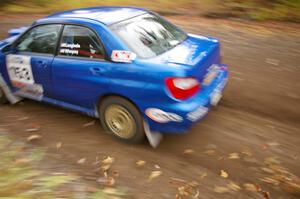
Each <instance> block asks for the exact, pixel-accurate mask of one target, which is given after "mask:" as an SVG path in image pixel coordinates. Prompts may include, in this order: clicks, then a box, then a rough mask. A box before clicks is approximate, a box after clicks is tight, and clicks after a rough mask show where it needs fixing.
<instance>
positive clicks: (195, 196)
mask: <svg viewBox="0 0 300 199" xmlns="http://www.w3.org/2000/svg"><path fill="white" fill-rule="evenodd" d="M199 196H200V191H199V190H197V191H196V194H195V195H194V196H193V198H195V199H197V198H199Z"/></svg>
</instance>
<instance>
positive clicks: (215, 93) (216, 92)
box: [145, 65, 229, 133]
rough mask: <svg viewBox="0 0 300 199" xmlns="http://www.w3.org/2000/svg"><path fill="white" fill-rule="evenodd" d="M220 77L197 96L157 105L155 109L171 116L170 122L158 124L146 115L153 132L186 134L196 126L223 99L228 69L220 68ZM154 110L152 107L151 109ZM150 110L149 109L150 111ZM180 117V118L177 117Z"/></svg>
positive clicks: (225, 67)
mask: <svg viewBox="0 0 300 199" xmlns="http://www.w3.org/2000/svg"><path fill="white" fill-rule="evenodd" d="M220 68H221V69H220V71H219V74H218V76H217V77H216V78H215V79H214V80H213V81H212V82H211V83H210V85H209V86H204V87H203V88H202V90H201V92H199V93H198V94H197V95H196V96H193V97H192V98H190V99H188V100H185V101H178V102H176V103H172V104H162V103H160V104H157V105H156V106H153V108H155V109H158V110H161V111H163V112H164V113H166V117H168V116H169V115H170V120H168V121H163V122H157V121H155V120H153V118H150V117H149V114H145V118H146V120H147V122H148V124H149V127H150V129H151V131H158V132H161V133H184V132H186V131H188V130H189V129H190V128H191V127H192V126H193V125H194V124H196V123H198V122H199V121H200V120H202V119H203V118H204V117H205V116H206V115H207V113H208V112H209V111H210V109H211V107H212V106H216V105H217V103H218V102H219V101H220V99H221V97H222V93H223V91H224V89H225V87H226V85H227V82H228V75H229V72H228V67H227V66H226V65H221V66H220ZM151 108H152V107H151ZM148 110H149V109H148ZM177 116H178V117H177Z"/></svg>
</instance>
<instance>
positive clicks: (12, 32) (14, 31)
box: [8, 27, 29, 37]
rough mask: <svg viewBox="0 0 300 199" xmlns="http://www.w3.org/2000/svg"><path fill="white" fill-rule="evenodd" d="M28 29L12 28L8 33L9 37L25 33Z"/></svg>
mask: <svg viewBox="0 0 300 199" xmlns="http://www.w3.org/2000/svg"><path fill="white" fill-rule="evenodd" d="M28 28H29V27H20V28H14V29H11V30H9V31H8V35H9V37H12V36H17V35H20V34H22V33H23V32H25V31H26V30H27V29H28Z"/></svg>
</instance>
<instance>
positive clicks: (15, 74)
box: [6, 55, 34, 84]
mask: <svg viewBox="0 0 300 199" xmlns="http://www.w3.org/2000/svg"><path fill="white" fill-rule="evenodd" d="M30 61H31V59H30V57H28V56H23V55H7V57H6V67H7V71H8V74H9V78H10V80H11V81H12V83H24V84H34V78H33V74H32V69H31V64H30Z"/></svg>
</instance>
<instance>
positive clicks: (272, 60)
mask: <svg viewBox="0 0 300 199" xmlns="http://www.w3.org/2000/svg"><path fill="white" fill-rule="evenodd" d="M265 62H266V63H267V64H271V65H275V66H278V65H279V60H277V59H271V58H266V60H265Z"/></svg>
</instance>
